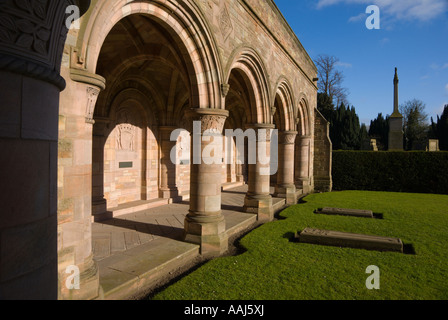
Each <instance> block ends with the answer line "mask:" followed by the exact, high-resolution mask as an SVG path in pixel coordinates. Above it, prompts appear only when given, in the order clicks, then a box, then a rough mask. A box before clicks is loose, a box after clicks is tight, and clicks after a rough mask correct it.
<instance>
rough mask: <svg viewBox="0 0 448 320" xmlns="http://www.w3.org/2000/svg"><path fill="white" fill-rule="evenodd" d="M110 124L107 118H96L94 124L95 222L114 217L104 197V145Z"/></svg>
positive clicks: (93, 192)
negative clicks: (108, 210)
mask: <svg viewBox="0 0 448 320" xmlns="http://www.w3.org/2000/svg"><path fill="white" fill-rule="evenodd" d="M109 124H110V120H109V119H107V118H96V119H95V124H94V125H93V146H92V216H93V221H95V222H100V221H103V220H106V219H110V218H112V213H111V212H107V200H106V198H105V197H104V146H105V144H106V140H107V132H108V130H109V128H108V126H109Z"/></svg>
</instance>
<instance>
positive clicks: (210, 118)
mask: <svg viewBox="0 0 448 320" xmlns="http://www.w3.org/2000/svg"><path fill="white" fill-rule="evenodd" d="M187 116H188V118H189V119H190V121H192V122H193V121H200V122H201V134H204V132H205V131H207V130H208V132H209V133H211V134H222V132H223V130H224V124H225V122H226V119H227V118H228V117H229V111H227V110H221V109H206V108H196V109H191V110H190V111H189V112H188V114H187ZM192 132H193V131H192Z"/></svg>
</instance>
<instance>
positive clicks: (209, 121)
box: [201, 115, 227, 133]
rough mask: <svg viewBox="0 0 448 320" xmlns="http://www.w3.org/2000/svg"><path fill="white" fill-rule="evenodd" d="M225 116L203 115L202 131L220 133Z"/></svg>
mask: <svg viewBox="0 0 448 320" xmlns="http://www.w3.org/2000/svg"><path fill="white" fill-rule="evenodd" d="M226 119H227V117H225V116H218V115H204V116H202V117H201V126H202V133H204V132H205V131H207V130H208V131H209V132H211V133H222V131H223V129H224V124H225V122H226Z"/></svg>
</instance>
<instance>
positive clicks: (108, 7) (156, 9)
mask: <svg viewBox="0 0 448 320" xmlns="http://www.w3.org/2000/svg"><path fill="white" fill-rule="evenodd" d="M132 14H141V15H146V16H148V17H150V18H151V19H153V20H154V21H155V22H156V23H157V24H159V25H160V26H162V27H163V28H164V29H165V30H166V31H167V32H168V33H169V34H170V35H171V36H172V37H173V39H175V40H176V42H177V44H178V45H177V47H178V48H179V50H180V51H181V53H182V56H183V57H184V58H185V61H186V64H187V69H188V75H189V77H190V89H191V90H190V91H191V97H190V101H191V106H192V107H194V108H216V109H220V108H222V105H221V102H222V98H221V94H220V93H221V91H220V83H221V74H222V71H221V70H222V69H221V66H220V63H219V59H217V56H218V54H217V52H218V51H217V47H216V45H215V43H214V41H213V40H212V39H213V37H212V36H211V32H210V31H209V28H208V26H207V25H206V22H205V19H204V18H203V17H202V15H201V13H200V10H199V8H198V7H197V5H196V4H195V3H194V1H191V0H190V1H188V0H187V1H183V2H182V3H181V4H180V5H179V3H175V2H174V1H171V0H168V1H164V0H155V1H151V2H146V1H133V2H131V3H129V1H127V0H118V1H106V0H100V1H98V2H97V4H96V6H95V7H94V8H92V9H91V14H90V17H89V20H88V22H87V25H86V27H85V29H84V33H83V35H80V36H79V39H82V38H84V39H83V41H82V42H83V44H82V47H81V49H80V53H79V55H80V57H81V59H80V60H84V67H85V69H86V70H87V71H89V72H91V73H95V72H96V66H97V62H98V58H99V55H100V52H101V48H102V45H103V43H104V41H105V39H106V37H107V35H108V34H109V32H110V31H111V30H112V28H113V27H114V25H115V24H116V23H117V22H118V21H120V20H121V19H124V18H125V17H127V16H129V15H132Z"/></svg>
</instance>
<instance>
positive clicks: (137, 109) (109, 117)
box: [92, 88, 159, 221]
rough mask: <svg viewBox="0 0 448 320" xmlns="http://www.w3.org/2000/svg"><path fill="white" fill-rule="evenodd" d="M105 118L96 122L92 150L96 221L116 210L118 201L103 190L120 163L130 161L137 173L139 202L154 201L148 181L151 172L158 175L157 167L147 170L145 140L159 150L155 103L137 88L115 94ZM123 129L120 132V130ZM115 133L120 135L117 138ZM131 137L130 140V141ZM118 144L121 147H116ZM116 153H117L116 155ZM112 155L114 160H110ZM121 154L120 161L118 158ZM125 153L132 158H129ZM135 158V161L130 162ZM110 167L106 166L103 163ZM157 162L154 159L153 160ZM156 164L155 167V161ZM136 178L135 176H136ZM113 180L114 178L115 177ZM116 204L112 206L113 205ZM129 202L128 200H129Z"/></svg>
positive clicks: (148, 162) (154, 196)
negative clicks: (124, 113) (123, 114)
mask: <svg viewBox="0 0 448 320" xmlns="http://www.w3.org/2000/svg"><path fill="white" fill-rule="evenodd" d="M110 104H111V108H110V109H108V111H107V114H105V117H104V118H102V117H100V118H96V119H95V124H94V134H93V143H92V145H93V150H92V215H93V217H94V220H95V221H102V220H104V219H107V218H110V216H109V215H110V214H109V213H108V211H107V209H108V208H112V207H116V206H117V205H118V204H119V203H118V202H119V201H116V200H117V199H112V201H111V198H110V197H109V195H108V193H107V189H106V188H105V181H109V180H110V179H108V178H110V176H113V175H114V172H116V171H118V169H117V168H118V167H119V165H120V162H123V163H124V162H129V161H131V160H132V161H133V166H132V169H138V170H139V171H140V172H139V173H138V174H137V173H136V178H138V181H140V182H141V185H140V186H137V187H136V188H139V189H138V190H137V189H136V190H137V191H136V192H135V194H136V195H141V197H142V198H140V199H137V198H136V199H133V200H148V199H150V198H156V197H157V195H156V194H157V192H158V190H157V189H154V190H150V187H149V183H147V181H149V179H150V177H151V176H154V172H158V170H159V168H158V166H157V167H155V168H150V167H148V166H149V164H150V163H151V161H150V160H151V159H149V160H148V159H147V158H146V157H147V155H148V153H147V152H145V150H146V149H145V148H147V149H151V147H148V140H153V141H154V142H153V143H155V144H156V149H157V148H158V145H159V141H158V136H159V135H158V121H157V119H156V118H154V117H153V116H151V113H154V112H155V111H156V109H157V106H156V105H155V104H156V101H155V100H154V98H153V97H152V95H149V96H148V92H146V93H145V92H142V91H140V90H138V89H136V88H125V89H122V90H118V92H117V94H116V96H115V97H114V98H113V99H112V101H111V103H110ZM122 111H126V112H127V113H128V114H129V121H124V122H123V121H121V119H120V118H122V116H120V113H122ZM120 126H121V127H122V128H119V127H120ZM117 130H118V131H120V134H117ZM130 135H131V137H130ZM119 144H121V146H118V145H119ZM117 150H119V151H117ZM111 152H112V153H113V156H111ZM117 153H121V155H122V156H124V158H123V157H121V158H120V155H117ZM126 153H128V154H131V156H130V157H129V156H128V155H126ZM133 157H135V159H134V158H133ZM106 160H107V161H108V162H109V163H107V164H106V162H105V161H106ZM153 160H157V159H153ZM155 163H157V164H158V161H156V162H155ZM113 167H116V168H115V169H114V170H113ZM137 175H138V176H137ZM105 178H106V179H105ZM114 178H115V177H114ZM114 201H115V202H114ZM130 201H131V200H130Z"/></svg>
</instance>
